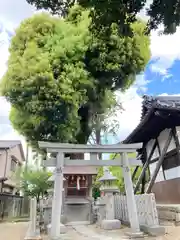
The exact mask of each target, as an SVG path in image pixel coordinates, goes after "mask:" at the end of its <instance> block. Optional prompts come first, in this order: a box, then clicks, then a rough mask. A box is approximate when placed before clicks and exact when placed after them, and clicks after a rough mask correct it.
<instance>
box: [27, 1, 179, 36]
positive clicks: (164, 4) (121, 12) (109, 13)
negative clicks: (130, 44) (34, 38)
mask: <svg viewBox="0 0 180 240" xmlns="http://www.w3.org/2000/svg"><path fill="white" fill-rule="evenodd" d="M26 1H27V2H28V3H30V4H32V5H34V6H36V7H37V9H46V10H48V11H50V12H51V13H52V14H60V15H62V16H65V15H66V14H67V13H68V11H69V9H70V8H71V7H72V6H73V5H74V4H75V3H78V4H80V5H81V6H83V7H84V8H89V9H90V15H91V17H92V26H93V27H94V28H95V29H96V30H98V31H99V30H100V31H101V30H102V29H104V30H106V29H108V30H109V28H110V26H111V24H112V23H116V24H118V25H119V30H120V32H121V33H123V34H127V32H129V30H130V28H129V27H130V25H131V23H132V22H134V21H136V16H137V13H139V12H140V11H141V10H142V9H143V8H144V7H146V6H147V7H146V13H147V16H149V21H148V24H147V30H148V31H150V30H152V29H157V28H158V26H159V25H160V24H164V27H165V28H164V33H174V32H175V31H176V27H177V26H179V25H180V11H179V9H180V1H179V0H159V1H158V0H133V1H132V0H77V1H75V0H51V1H49V0H26ZM149 3H150V4H149Z"/></svg>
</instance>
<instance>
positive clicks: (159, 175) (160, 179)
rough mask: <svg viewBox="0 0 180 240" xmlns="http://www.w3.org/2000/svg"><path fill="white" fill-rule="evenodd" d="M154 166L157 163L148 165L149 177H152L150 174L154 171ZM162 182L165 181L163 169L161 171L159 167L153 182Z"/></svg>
mask: <svg viewBox="0 0 180 240" xmlns="http://www.w3.org/2000/svg"><path fill="white" fill-rule="evenodd" d="M156 164H157V162H155V163H152V164H150V165H149V170H150V173H151V176H152V174H153V172H154V170H155V168H156ZM164 180H165V179H164V174H163V169H162V167H161V168H160V169H159V172H158V175H157V177H156V180H155V182H161V181H164Z"/></svg>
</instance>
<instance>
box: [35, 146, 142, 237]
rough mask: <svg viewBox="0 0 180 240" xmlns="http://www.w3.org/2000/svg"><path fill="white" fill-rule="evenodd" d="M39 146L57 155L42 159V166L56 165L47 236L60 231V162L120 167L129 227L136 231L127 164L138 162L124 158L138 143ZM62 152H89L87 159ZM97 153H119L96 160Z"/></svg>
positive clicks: (55, 234) (131, 184) (136, 220)
mask: <svg viewBox="0 0 180 240" xmlns="http://www.w3.org/2000/svg"><path fill="white" fill-rule="evenodd" d="M39 147H40V148H43V149H46V150H47V152H50V153H52V152H53V153H57V159H51V160H49V161H45V162H44V163H45V165H46V166H48V167H49V166H56V171H55V183H54V195H53V203H52V217H51V218H52V221H51V239H57V238H58V237H59V234H60V218H61V206H62V190H63V167H64V166H67V165H69V166H84V165H86V166H87V165H89V166H112V165H113V166H121V167H122V169H123V176H124V183H125V190H126V196H127V206H128V214H129V221H130V226H131V229H132V231H133V232H134V233H139V232H140V227H139V220H138V214H137V207H136V202H135V196H134V191H133V183H132V178H131V171H130V166H132V165H141V163H140V161H137V160H135V159H128V154H127V153H132V152H136V150H137V149H139V148H141V147H142V144H114V145H83V144H67V143H51V142H39ZM65 153H90V161H85V160H84V161H82V159H81V160H69V159H65V158H64V154H65ZM98 153H120V158H119V159H116V160H109V161H108V160H106V161H102V160H98V159H97V154H98Z"/></svg>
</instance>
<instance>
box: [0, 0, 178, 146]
mask: <svg viewBox="0 0 180 240" xmlns="http://www.w3.org/2000/svg"><path fill="white" fill-rule="evenodd" d="M16 9H17V10H16ZM34 13H35V9H34V8H33V7H32V6H30V5H29V4H27V2H26V1H25V0H16V1H15V0H6V1H0V53H1V54H0V77H1V76H2V75H3V74H4V72H5V71H6V69H7V66H6V62H7V59H8V46H9V32H10V33H12V32H13V29H14V28H16V27H17V26H18V25H19V24H20V22H21V21H22V20H23V19H25V18H28V17H30V16H32V15H33V14H34ZM141 17H142V18H144V17H145V16H144V13H142V14H141ZM179 40H180V28H178V30H177V32H176V33H175V34H173V35H170V36H159V35H158V32H157V31H156V32H152V33H151V60H150V61H149V63H148V64H147V66H146V69H145V71H144V72H142V73H141V74H140V75H139V76H137V79H136V82H135V83H134V85H133V86H131V87H130V89H128V90H127V92H126V93H124V94H122V93H120V92H118V93H117V97H118V101H120V102H121V103H122V104H123V107H124V111H123V112H122V113H120V112H117V115H116V116H113V117H116V118H117V119H118V121H119V124H120V131H119V134H118V137H117V138H116V139H115V141H120V140H123V139H124V138H125V137H126V136H127V135H128V134H129V133H130V132H131V131H132V130H133V129H134V128H135V127H136V125H137V124H138V123H139V120H140V115H141V102H142V95H144V94H150V95H162V94H166V95H172V94H173V95H178V94H180V87H179V86H180V79H179V75H180V44H179ZM9 111H10V105H9V103H7V102H6V100H5V99H3V98H2V97H0V114H1V116H0V138H1V139H12V140H15V139H20V140H22V141H23V138H22V136H19V135H18V134H17V133H16V132H15V131H14V130H13V129H12V127H11V125H10V122H9V119H8V116H9ZM113 117H112V118H113ZM110 143H112V142H110Z"/></svg>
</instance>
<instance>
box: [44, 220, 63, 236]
mask: <svg viewBox="0 0 180 240" xmlns="http://www.w3.org/2000/svg"><path fill="white" fill-rule="evenodd" d="M47 232H48V235H49V236H50V233H51V224H49V225H48V226H47ZM60 233H61V234H65V233H67V228H66V226H64V224H62V223H60Z"/></svg>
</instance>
